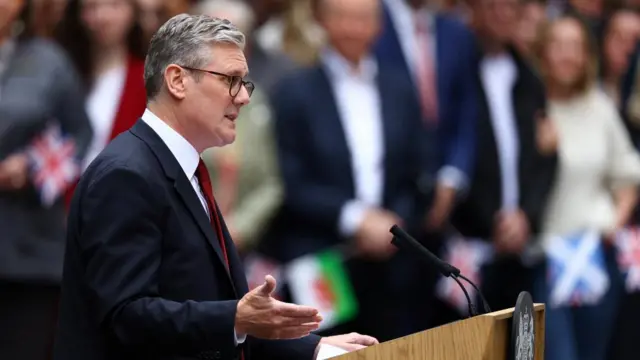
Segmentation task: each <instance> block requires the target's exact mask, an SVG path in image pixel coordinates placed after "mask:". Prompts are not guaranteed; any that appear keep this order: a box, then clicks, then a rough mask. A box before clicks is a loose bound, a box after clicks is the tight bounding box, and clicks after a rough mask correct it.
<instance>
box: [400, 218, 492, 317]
mask: <svg viewBox="0 0 640 360" xmlns="http://www.w3.org/2000/svg"><path fill="white" fill-rule="evenodd" d="M389 232H391V234H393V235H394V236H393V239H392V240H391V243H392V244H393V245H394V246H396V247H397V248H399V249H405V250H407V251H418V253H420V254H421V255H422V258H423V259H425V260H426V262H427V263H428V264H430V265H432V266H435V267H436V269H438V271H439V272H440V273H441V274H442V275H443V276H445V277H450V278H452V279H453V280H455V282H456V283H457V284H458V285H459V286H460V288H461V289H462V292H463V293H464V296H465V297H466V298H467V303H468V304H469V316H475V315H478V313H477V311H476V309H475V306H474V304H473V301H471V298H470V297H469V293H468V292H467V289H466V288H465V287H464V286H463V285H462V283H461V282H460V280H458V278H460V279H462V280H464V281H466V282H468V283H469V284H470V285H471V286H473V288H474V289H475V290H476V292H477V293H478V295H480V298H481V300H482V303H483V307H484V311H485V313H489V312H491V309H490V308H489V304H488V303H487V300H486V299H485V297H484V295H483V294H482V292H481V291H480V289H479V288H478V287H477V286H476V285H475V284H474V283H473V282H472V281H471V280H469V279H467V278H466V277H465V276H464V275H461V274H460V269H458V268H456V267H455V266H453V265H451V264H449V263H447V262H445V261H442V260H441V259H440V258H439V257H437V256H435V255H434V254H433V253H432V252H431V251H429V250H428V249H427V248H426V247H424V246H422V244H420V243H419V242H418V240H416V239H414V238H413V237H412V236H411V235H409V234H407V232H406V231H404V230H402V229H401V228H400V227H399V226H398V225H393V226H392V227H391V229H390V230H389Z"/></svg>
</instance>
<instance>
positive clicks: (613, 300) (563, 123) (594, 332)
mask: <svg viewBox="0 0 640 360" xmlns="http://www.w3.org/2000/svg"><path fill="white" fill-rule="evenodd" d="M540 41H541V43H540V48H539V58H540V64H541V73H542V76H543V78H544V82H545V85H546V89H547V96H548V98H549V103H548V115H549V116H548V119H547V120H545V121H548V122H549V124H548V126H550V127H552V128H553V130H552V133H553V134H554V135H553V136H554V137H555V138H556V139H555V141H554V142H555V143H556V145H555V147H556V152H557V153H558V164H559V171H558V176H557V177H556V181H555V184H554V186H553V190H552V192H551V195H550V197H549V200H548V202H547V207H546V210H545V213H544V218H543V222H542V241H544V242H545V245H549V244H548V242H550V241H561V240H559V238H557V237H554V236H568V235H571V234H575V233H578V232H580V231H585V230H589V229H595V230H599V231H600V232H601V234H602V239H603V241H607V240H611V239H612V238H613V234H614V233H615V231H616V230H619V229H621V228H622V227H623V226H625V225H627V224H628V223H629V221H630V220H631V216H632V214H633V209H634V207H635V204H636V202H637V197H638V192H637V186H638V185H639V184H640V156H638V153H637V152H636V151H635V150H634V148H633V146H632V145H631V142H630V139H629V136H628V134H627V133H626V131H625V129H624V125H623V123H622V120H621V119H620V115H619V112H618V109H617V108H616V106H615V104H614V102H613V101H612V100H611V99H610V98H608V97H607V96H606V95H605V94H604V93H603V92H602V91H601V90H600V89H599V88H598V86H597V80H596V79H597V58H596V56H597V55H596V54H597V48H596V45H595V41H594V40H593V39H592V36H591V34H590V33H589V30H588V28H587V25H586V24H583V23H582V22H581V20H579V19H578V18H576V17H573V16H564V17H561V18H559V19H558V20H556V21H554V22H552V23H551V24H549V26H548V28H547V29H546V30H545V31H544V32H543V33H542V36H541V39H540ZM603 247H604V248H605V253H606V255H605V257H606V262H607V270H608V272H609V275H610V277H611V286H610V288H609V290H608V292H607V293H606V294H605V295H604V297H603V298H602V299H601V300H600V302H599V303H598V304H597V305H591V306H584V307H579V308H569V307H564V308H562V307H561V308H553V307H548V308H547V317H546V324H547V326H546V329H547V330H546V332H545V337H546V339H545V359H547V360H605V359H607V353H606V352H607V347H608V345H609V341H610V340H611V335H612V331H613V325H614V321H615V315H616V309H617V304H618V300H619V298H620V290H621V288H620V285H621V284H620V281H617V280H616V279H617V277H619V272H618V269H617V267H616V261H615V257H614V254H613V251H612V249H611V248H610V246H609V245H604V244H603ZM547 274H548V271H547V270H546V269H541V271H540V272H539V273H538V275H537V278H536V289H535V293H536V296H538V299H537V300H536V301H544V302H547V300H546V299H548V296H549V292H550V289H549V285H548V284H547Z"/></svg>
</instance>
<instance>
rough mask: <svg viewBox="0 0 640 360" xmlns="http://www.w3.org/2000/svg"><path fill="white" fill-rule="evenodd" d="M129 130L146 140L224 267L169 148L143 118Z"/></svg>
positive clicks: (217, 246)
mask: <svg viewBox="0 0 640 360" xmlns="http://www.w3.org/2000/svg"><path fill="white" fill-rule="evenodd" d="M131 132H132V133H133V134H134V135H136V136H137V137H138V138H140V139H142V140H143V141H144V142H146V143H147V144H148V145H149V147H150V148H151V150H152V151H153V152H154V154H155V155H156V158H157V159H158V160H159V161H160V164H161V165H162V168H163V170H164V173H165V174H166V175H167V177H168V178H169V180H172V181H173V183H174V187H175V189H176V191H177V193H178V194H179V195H180V198H181V199H182V201H183V202H184V204H185V206H186V207H187V209H189V212H190V214H191V217H192V218H193V220H194V221H195V222H196V224H198V227H199V228H200V231H201V232H202V234H203V235H204V237H205V238H206V240H207V242H208V243H209V245H210V246H211V247H212V248H213V251H214V252H215V253H216V258H217V259H218V261H220V262H221V265H222V267H223V268H224V269H226V264H225V260H224V255H223V253H222V248H221V247H220V242H219V241H218V237H217V235H216V234H215V232H214V231H213V227H212V226H211V223H210V222H209V219H208V218H207V213H206V212H205V210H204V208H203V206H202V203H201V202H200V199H199V198H198V195H197V194H196V192H195V190H194V189H193V186H192V185H191V182H190V181H189V179H187V177H186V175H185V174H184V172H183V171H182V168H181V167H180V164H179V163H178V160H176V158H175V157H174V156H173V154H172V153H171V150H169V148H168V147H167V145H166V144H165V143H164V142H163V141H162V139H161V138H160V137H159V136H158V135H157V134H156V133H155V132H154V131H153V129H151V128H150V127H149V126H148V125H147V124H146V123H145V122H144V121H143V120H138V122H137V123H136V124H135V125H134V126H133V128H131ZM225 273H226V274H227V278H228V279H229V281H230V282H231V285H232V286H233V281H232V279H231V276H230V275H229V271H226V270H225Z"/></svg>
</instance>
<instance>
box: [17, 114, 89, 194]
mask: <svg viewBox="0 0 640 360" xmlns="http://www.w3.org/2000/svg"><path fill="white" fill-rule="evenodd" d="M75 153H76V147H75V143H74V141H73V139H72V138H70V137H68V136H65V135H64V134H63V133H62V130H61V129H60V126H59V125H58V124H50V125H49V126H48V127H47V128H46V129H45V131H44V132H42V133H41V134H40V135H39V136H37V137H36V138H35V139H34V140H33V142H32V143H31V146H30V147H29V148H28V150H27V154H28V155H29V159H30V161H31V177H32V182H33V184H34V186H35V187H36V190H37V191H38V193H39V194H40V201H41V202H42V204H43V205H45V206H51V205H53V204H54V203H55V202H56V201H57V200H58V199H59V198H60V197H61V196H62V195H63V193H64V192H65V190H66V189H67V188H68V187H69V186H70V185H71V184H72V183H73V182H74V181H75V180H76V179H77V177H78V175H79V174H80V166H79V164H78V161H77V159H76V157H75Z"/></svg>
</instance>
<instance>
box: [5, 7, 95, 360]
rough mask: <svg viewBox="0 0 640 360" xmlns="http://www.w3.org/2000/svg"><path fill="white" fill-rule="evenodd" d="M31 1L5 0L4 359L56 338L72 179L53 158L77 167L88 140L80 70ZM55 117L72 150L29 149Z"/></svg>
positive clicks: (40, 350) (36, 354) (27, 355)
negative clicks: (39, 26) (36, 25)
mask: <svg viewBox="0 0 640 360" xmlns="http://www.w3.org/2000/svg"><path fill="white" fill-rule="evenodd" d="M30 5H32V4H31V3H30V2H27V1H24V0H0V79H1V81H0V129H1V130H0V231H2V235H1V236H0V359H3V360H4V359H6V360H14V359H20V360H45V359H46V358H47V357H46V356H47V353H48V351H49V347H50V346H51V344H52V341H53V330H54V325H55V315H56V311H57V300H58V294H59V292H60V281H61V278H62V266H63V265H62V262H63V257H64V248H65V246H64V239H65V233H66V230H65V225H64V221H65V210H64V204H63V202H62V197H61V195H62V193H63V192H64V189H65V188H66V187H67V186H68V185H70V182H72V181H74V180H75V177H67V176H65V175H68V173H66V170H65V169H61V168H60V167H58V166H56V165H57V164H56V163H54V162H53V161H58V160H59V161H60V163H58V164H62V163H64V164H69V166H73V167H74V168H75V167H76V166H75V165H76V164H75V163H77V162H78V160H79V159H80V158H82V157H83V156H84V154H85V153H86V150H87V148H88V146H89V143H90V141H91V126H90V124H89V119H88V118H87V114H86V112H85V110H84V102H83V101H84V94H83V92H82V83H81V81H80V78H79V76H78V74H77V73H76V72H75V69H74V67H73V65H72V64H71V62H70V61H69V59H68V58H67V57H66V56H65V53H64V51H63V50H62V49H60V48H59V47H58V46H57V45H56V44H55V43H52V42H50V41H48V40H44V39H38V38H35V37H33V36H32V32H31V25H32V23H31V21H30V20H31V19H30V17H29V16H28V15H29V14H30V9H31V8H30ZM21 12H22V15H20V13H21ZM53 125H55V126H59V127H60V128H61V131H62V133H63V134H64V135H65V136H67V137H68V138H69V139H70V140H71V142H70V143H68V144H70V146H69V147H67V146H65V149H66V150H67V151H66V152H64V153H63V151H62V150H64V149H63V148H56V149H51V148H50V147H48V146H43V147H38V148H37V150H38V151H37V152H35V153H30V152H29V149H36V148H35V147H34V146H36V144H35V143H36V141H38V140H36V139H40V137H39V135H40V133H41V132H42V131H43V130H45V128H46V126H53ZM43 140H44V141H45V144H52V143H55V144H62V143H61V142H62V141H63V139H61V138H60V137H55V138H53V137H46V138H44V139H43ZM47 140H50V141H51V142H46V141H47ZM40 144H42V142H40ZM54 151H55V152H54ZM43 159H45V160H46V159H49V160H51V161H52V162H49V161H45V162H44V163H41V165H45V166H46V169H43V168H42V167H41V166H37V165H36V164H39V163H36V162H34V161H36V160H43ZM41 170H43V172H40V171H41ZM74 173H75V172H74ZM41 175H42V176H43V178H42V179H41V180H44V182H45V185H46V186H52V188H51V189H55V190H56V193H54V195H56V196H55V197H51V198H48V199H49V200H47V201H44V200H43V198H42V197H41V196H39V195H42V193H41V192H40V191H39V190H42V185H43V183H41V182H40V181H38V179H39V178H40V176H41ZM74 175H75V174H74ZM52 182H53V183H52ZM57 195H60V196H57ZM49 201H50V202H49Z"/></svg>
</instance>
